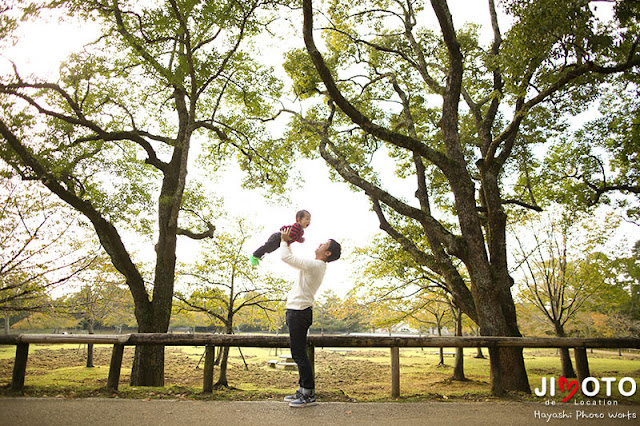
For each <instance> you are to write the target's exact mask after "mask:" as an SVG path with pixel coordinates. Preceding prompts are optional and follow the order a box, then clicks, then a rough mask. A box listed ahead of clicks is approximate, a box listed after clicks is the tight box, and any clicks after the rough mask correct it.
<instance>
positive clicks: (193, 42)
mask: <svg viewBox="0 0 640 426" xmlns="http://www.w3.org/2000/svg"><path fill="white" fill-rule="evenodd" d="M274 4H275V2H273V1H270V0H250V1H242V2H238V1H226V0H223V1H218V2H205V1H196V0H170V1H167V2H161V3H157V2H151V3H149V2H144V3H142V4H141V3H139V2H135V1H119V0H116V1H106V0H90V1H85V0H82V1H77V0H67V1H58V2H52V4H51V6H52V7H56V8H58V9H60V10H61V12H60V13H65V12H69V13H70V14H71V15H72V16H74V17H75V18H76V19H82V20H84V21H86V22H87V23H91V22H96V25H97V26H98V27H99V28H100V29H101V34H100V37H99V38H98V39H97V40H95V41H94V42H93V43H90V44H87V45H86V47H85V49H84V50H83V51H82V52H79V53H77V54H74V55H72V56H71V57H70V58H69V60H68V61H67V62H66V63H64V64H63V66H62V67H61V69H60V78H59V79H58V81H57V82H48V81H41V80H40V79H37V78H30V77H29V78H28V77H25V76H23V75H21V74H20V73H19V70H17V69H15V70H14V73H13V74H12V75H5V76H2V80H1V81H0V98H1V99H2V111H1V112H0V135H2V138H3V139H4V140H5V141H6V143H4V144H3V145H2V147H1V148H0V156H1V158H2V159H3V160H4V161H6V162H7V163H8V164H9V165H10V166H11V167H12V169H13V171H14V173H15V174H16V175H19V176H20V177H21V178H22V179H25V180H29V181H32V182H34V184H35V183H36V182H40V183H41V184H42V185H44V186H45V187H46V188H47V189H48V190H49V191H51V192H52V193H54V194H56V195H57V196H58V197H60V199H62V200H63V201H64V202H66V203H67V204H69V205H70V206H72V207H73V208H74V209H76V210H77V211H78V212H79V213H80V214H82V215H84V217H86V218H87V219H88V220H89V222H90V223H91V225H92V226H93V228H94V230H95V233H96V235H97V236H98V238H99V239H100V242H101V244H102V246H103V248H104V250H105V251H106V253H107V254H108V255H109V257H110V258H111V261H112V262H113V265H114V266H115V268H116V269H117V270H118V271H119V272H120V273H121V274H122V275H124V277H125V278H126V283H127V286H128V288H129V290H130V291H131V294H132V297H133V300H134V303H135V315H136V320H137V323H138V331H139V332H141V333H149V332H166V331H167V329H168V326H169V320H170V316H171V305H172V300H173V292H174V281H175V272H176V247H177V244H178V236H179V235H180V236H184V237H187V238H192V239H204V238H209V237H212V235H213V232H214V226H213V224H212V223H211V222H210V220H209V219H210V217H211V213H210V212H208V211H206V210H205V209H203V208H200V206H199V205H200V202H201V201H202V199H203V195H202V186H203V185H204V184H203V182H206V180H205V179H207V177H206V175H205V174H204V173H200V174H199V175H197V178H199V180H198V179H196V178H191V179H187V171H188V166H190V164H191V162H190V160H191V157H192V154H193V153H192V151H193V150H194V145H195V144H196V143H197V145H195V148H199V150H200V152H201V153H202V155H201V157H200V159H201V160H203V161H205V162H206V163H207V165H208V170H209V172H211V173H212V174H213V175H214V176H215V173H216V172H218V171H219V170H220V168H221V167H222V166H223V165H224V164H225V163H226V161H227V160H229V159H231V158H236V159H237V161H238V163H239V164H240V167H241V168H242V169H243V170H244V171H245V172H246V177H247V179H246V181H245V183H246V184H247V185H248V186H254V187H255V186H265V187H270V188H273V189H274V192H275V193H277V192H278V189H281V186H282V184H283V182H284V181H285V180H286V176H287V170H288V164H287V160H288V157H287V156H285V157H284V158H283V159H282V160H279V161H277V162H273V161H271V160H270V159H269V158H270V156H271V155H272V154H275V153H278V152H279V149H281V148H282V144H280V143H279V141H277V140H269V138H268V137H266V136H265V134H264V125H263V122H262V121H260V120H258V118H260V117H262V116H263V115H265V114H269V115H271V114H270V108H271V106H270V102H267V101H268V100H269V99H270V98H274V97H277V96H278V93H279V89H280V83H279V82H278V81H277V80H276V79H275V78H273V77H272V76H271V73H270V71H269V70H268V69H265V68H264V67H261V66H260V65H259V64H258V63H257V62H256V61H254V60H252V59H251V57H250V55H249V53H248V52H249V51H250V49H245V47H244V46H245V45H246V44H247V40H249V38H251V37H252V36H255V35H257V34H258V33H259V32H260V31H261V30H262V29H263V28H264V27H263V23H264V22H266V20H268V15H269V13H270V8H271V7H272V6H273V5H274ZM29 10H32V9H29ZM259 10H260V11H261V12H260V13H258V11H259ZM129 235H135V237H132V238H125V237H124V236H129ZM140 236H146V237H148V238H153V239H155V242H154V244H153V245H152V246H151V247H149V249H147V250H144V253H145V254H149V255H151V256H152V257H153V258H154V271H153V272H152V273H151V274H149V275H146V274H145V273H144V272H143V271H142V270H141V268H140V264H141V263H142V262H143V260H140V259H136V258H134V257H133V256H132V255H131V254H130V251H129V250H130V249H129V248H128V245H129V244H131V240H132V239H138V238H139V237H140ZM131 383H132V385H142V386H145V385H146V386H162V385H163V383H164V348H163V347H162V346H147V345H142V346H138V347H136V353H135V358H134V363H133V369H132V374H131Z"/></svg>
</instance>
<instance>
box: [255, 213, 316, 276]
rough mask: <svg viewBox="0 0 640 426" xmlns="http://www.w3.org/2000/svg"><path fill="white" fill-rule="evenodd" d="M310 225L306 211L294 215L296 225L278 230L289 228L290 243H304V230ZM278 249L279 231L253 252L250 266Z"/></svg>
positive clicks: (309, 216)
mask: <svg viewBox="0 0 640 426" xmlns="http://www.w3.org/2000/svg"><path fill="white" fill-rule="evenodd" d="M310 223H311V213H309V212H308V211H306V210H300V211H299V212H297V213H296V223H294V224H293V225H286V226H283V227H282V228H280V230H283V229H284V228H290V230H289V236H290V237H291V240H290V243H293V242H296V241H297V242H300V243H303V242H304V237H303V235H304V230H305V228H306V227H308V226H309V224H310ZM278 247H280V231H278V232H275V233H273V234H271V236H270V237H269V239H268V240H267V242H266V243H264V244H263V245H262V246H261V247H260V248H258V250H256V251H254V252H253V255H252V256H251V257H250V258H249V260H250V261H251V264H252V265H257V264H258V263H260V259H262V256H264V255H265V253H271V252H273V251H275V250H276V249H277V248H278Z"/></svg>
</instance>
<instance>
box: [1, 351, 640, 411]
mask: <svg viewBox="0 0 640 426" xmlns="http://www.w3.org/2000/svg"><path fill="white" fill-rule="evenodd" d="M85 351H86V349H85V347H84V346H79V345H32V346H31V347H30V356H29V362H28V365H27V374H26V379H25V393H26V394H28V395H33V396H44V395H46V396H62V397H70V396H71V397H81V396H111V395H110V394H108V393H106V391H105V390H104V387H105V385H106V380H107V377H108V369H109V363H110V356H111V345H95V353H94V364H95V365H96V367H95V368H86V367H84V364H85V362H86V361H85V359H86V353H85ZM133 351H134V349H133V348H132V347H127V348H126V349H125V356H124V361H123V368H122V372H121V380H120V385H119V391H118V392H117V393H115V395H116V396H118V397H125V398H191V399H222V400H281V398H282V396H283V395H286V394H288V393H290V392H291V391H292V390H294V389H295V388H296V384H297V372H296V371H286V370H281V369H273V368H269V367H268V366H267V364H268V361H269V360H272V359H278V357H279V355H281V354H282V353H288V351H286V350H284V351H283V350H282V349H279V350H278V352H277V354H276V350H275V349H266V348H242V356H241V353H240V350H239V348H231V349H230V359H229V370H228V384H229V385H230V387H231V388H222V389H217V390H214V392H213V393H212V394H202V393H201V389H202V368H203V366H204V360H203V359H202V354H203V353H204V347H202V346H200V347H197V346H196V347H192V346H186V347H169V348H167V350H166V355H165V365H166V368H165V387H164V388H147V387H140V388H137V387H131V386H129V378H130V373H131V371H130V366H131V363H132V359H133ZM445 351H446V352H453V351H454V349H449V348H447V349H445ZM524 353H525V363H526V366H527V370H528V372H529V381H530V385H531V388H532V391H533V390H534V389H535V388H536V387H539V386H540V383H541V381H542V378H543V377H547V378H548V377H556V378H557V377H559V376H561V371H560V362H559V358H558V356H557V355H556V354H555V350H554V349H549V350H544V349H527V350H525V352H524ZM484 354H485V356H487V351H486V350H485V351H484ZM475 355H476V350H475V349H466V350H465V375H466V377H467V379H468V381H465V382H457V381H451V380H450V377H451V375H452V372H453V365H454V358H453V357H452V356H451V355H445V365H444V366H440V365H438V361H439V356H438V354H437V349H436V348H424V349H419V348H416V349H414V348H403V349H401V350H400V394H401V396H400V398H399V400H401V401H417V400H442V401H446V400H449V401H451V400H472V401H484V400H487V399H490V400H491V399H493V398H494V397H492V396H491V395H490V383H489V360H488V358H485V359H477V358H475ZM14 356H15V347H13V346H1V347H0V384H8V383H10V382H11V374H12V369H13V357H14ZM588 356H589V366H590V369H591V375H592V376H593V377H617V378H622V377H632V378H634V379H636V381H638V378H639V377H640V356H638V355H625V356H624V357H619V356H618V355H617V353H608V354H607V353H589V354H588ZM243 358H244V359H243ZM315 361H316V380H317V387H318V393H319V397H320V398H321V399H322V400H324V401H391V400H394V399H392V398H391V397H390V391H391V369H390V351H389V349H371V348H354V349H353V350H351V351H340V352H338V351H332V350H330V348H317V349H316V355H315ZM245 363H246V364H247V366H248V369H247V368H246V367H245ZM218 373H219V368H218V367H216V368H215V379H216V380H217V378H218ZM613 390H614V392H613V394H612V396H611V397H610V398H608V399H616V400H619V401H620V402H621V403H636V404H637V403H640V392H637V393H636V395H634V396H633V397H621V396H620V395H619V394H618V391H617V383H616V384H614V386H613ZM9 394H11V393H10V391H9V390H8V387H4V388H2V389H0V395H9ZM600 396H601V395H598V398H599V397H600ZM602 397H603V398H604V397H605V396H604V394H603V393H602ZM508 398H514V399H518V400H528V401H542V400H544V398H541V397H537V396H535V394H532V395H525V394H515V395H514V394H511V395H509V396H508ZM556 398H557V397H556ZM557 399H558V400H560V399H561V398H557Z"/></svg>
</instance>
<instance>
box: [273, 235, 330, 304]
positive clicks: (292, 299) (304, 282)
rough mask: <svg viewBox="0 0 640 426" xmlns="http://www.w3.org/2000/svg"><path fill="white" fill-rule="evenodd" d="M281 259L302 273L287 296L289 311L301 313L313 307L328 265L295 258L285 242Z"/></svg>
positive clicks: (282, 246) (317, 261) (281, 249)
mask: <svg viewBox="0 0 640 426" xmlns="http://www.w3.org/2000/svg"><path fill="white" fill-rule="evenodd" d="M280 258H281V259H282V260H283V262H285V263H286V264H288V265H290V266H293V267H294V268H296V269H298V270H299V271H300V275H299V276H298V281H297V282H296V283H295V284H294V285H293V286H292V287H291V290H290V291H289V294H288V295H287V309H295V310H298V311H301V310H303V309H306V308H308V307H311V306H313V301H314V299H315V295H316V292H317V291H318V289H319V288H320V285H321V284H322V279H323V278H324V273H325V271H326V270H327V263H326V262H324V261H322V260H318V259H313V260H312V259H301V258H299V257H296V256H294V255H293V253H291V247H289V244H287V243H286V242H285V241H282V242H280Z"/></svg>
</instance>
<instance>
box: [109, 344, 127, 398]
mask: <svg viewBox="0 0 640 426" xmlns="http://www.w3.org/2000/svg"><path fill="white" fill-rule="evenodd" d="M123 355H124V345H120V344H116V345H113V351H112V352H111V365H110V366H109V378H108V379H107V390H110V391H117V390H118V384H119V383H120V370H121V369H122V356H123Z"/></svg>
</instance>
